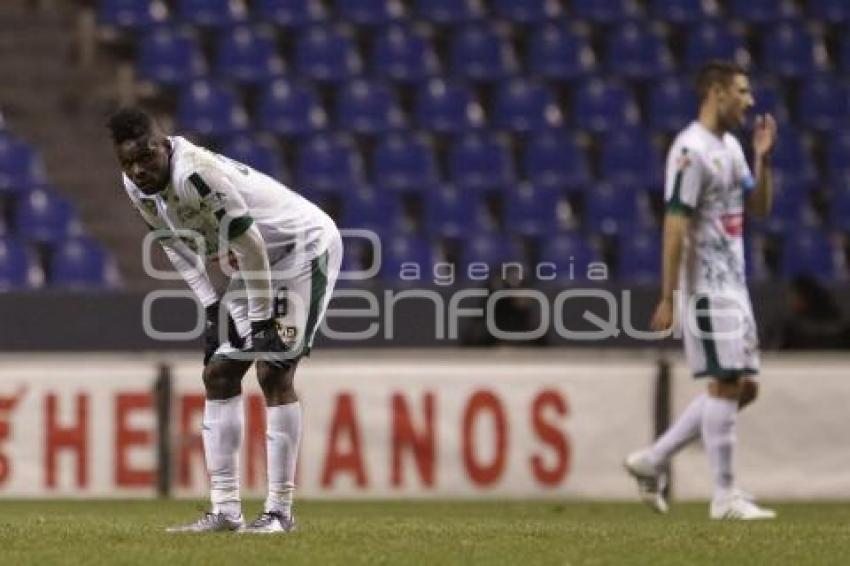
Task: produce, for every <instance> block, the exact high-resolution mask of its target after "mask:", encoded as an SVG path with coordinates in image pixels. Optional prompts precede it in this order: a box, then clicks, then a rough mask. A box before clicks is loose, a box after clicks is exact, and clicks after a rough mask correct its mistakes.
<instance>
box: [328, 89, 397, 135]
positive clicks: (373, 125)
mask: <svg viewBox="0 0 850 566" xmlns="http://www.w3.org/2000/svg"><path fill="white" fill-rule="evenodd" d="M336 117H337V124H338V125H339V127H340V128H341V129H344V130H349V131H352V132H355V133H358V134H382V133H385V132H388V131H391V130H398V129H400V128H402V127H403V126H404V114H403V113H402V111H401V106H399V102H398V99H397V97H396V93H395V92H394V91H393V89H392V87H391V86H390V85H389V84H388V83H384V82H380V81H368V80H365V79H356V80H354V81H352V82H350V83H347V84H346V85H344V86H343V87H342V88H340V89H339V90H338V91H337V101H336Z"/></svg>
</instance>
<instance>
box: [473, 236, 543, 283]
mask: <svg viewBox="0 0 850 566" xmlns="http://www.w3.org/2000/svg"><path fill="white" fill-rule="evenodd" d="M462 246H463V247H462V252H461V256H460V257H461V271H462V272H463V274H462V276H463V277H464V278H467V277H468V276H469V274H470V272H472V274H473V275H474V276H475V277H476V280H477V279H480V278H481V267H483V265H486V266H487V267H488V268H489V272H490V275H491V277H499V278H501V275H502V266H503V265H505V264H508V263H519V264H521V265H525V264H526V263H527V262H526V257H525V253H524V251H523V249H522V246H520V245H519V244H517V242H516V241H515V240H513V239H512V238H511V237H509V236H505V235H494V234H487V235H472V237H470V238H469V239H467V240H464V241H463V244H462ZM473 263H476V264H482V265H476V266H474V268H473V269H470V264H473ZM514 270H515V269H514Z"/></svg>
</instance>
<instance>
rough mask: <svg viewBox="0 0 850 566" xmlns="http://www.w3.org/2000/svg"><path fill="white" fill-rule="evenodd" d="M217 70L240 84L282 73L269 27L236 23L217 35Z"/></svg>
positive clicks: (281, 63) (281, 65)
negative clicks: (237, 24) (222, 33)
mask: <svg viewBox="0 0 850 566" xmlns="http://www.w3.org/2000/svg"><path fill="white" fill-rule="evenodd" d="M216 53H217V55H216V73H217V74H218V75H219V76H220V77H221V78H223V79H228V80H232V81H236V82H239V83H257V82H261V81H268V80H271V79H272V78H274V77H276V76H279V75H280V74H281V73H282V72H283V59H282V58H281V57H280V55H279V54H278V52H277V46H276V45H275V37H274V33H272V30H271V29H269V28H267V27H260V26H247V25H241V26H236V27H234V28H232V29H230V30H227V31H226V32H224V35H221V36H219V38H218V47H217V49H216Z"/></svg>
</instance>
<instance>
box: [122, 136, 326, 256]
mask: <svg viewBox="0 0 850 566" xmlns="http://www.w3.org/2000/svg"><path fill="white" fill-rule="evenodd" d="M168 139H169V141H170V142H171V147H172V154H171V179H170V182H169V184H168V186H167V187H166V188H165V190H163V191H161V192H159V193H157V194H155V195H146V194H144V193H143V192H142V191H141V190H139V188H138V187H136V185H135V184H134V183H133V182H132V181H131V180H130V179H129V178H128V177H127V176H126V175H124V188H125V189H126V191H127V194H128V195H129V197H130V200H131V201H132V202H133V204H134V205H135V206H136V208H137V209H138V210H139V213H140V214H141V215H142V217H143V218H144V219H145V221H146V222H147V223H148V225H149V226H150V227H151V228H152V229H156V230H166V231H172V232H174V231H183V230H187V231H193V232H196V233H197V234H199V235H200V236H202V237H203V243H204V247H205V250H198V249H197V248H198V246H197V245H195V242H193V241H192V240H191V239H190V238H189V239H187V238H182V239H183V241H184V242H186V243H187V244H188V245H189V246H190V247H191V248H192V251H194V252H199V253H201V252H202V255H204V256H206V258H212V257H215V256H216V254H218V252H219V248H220V247H221V244H222V243H223V242H226V241H227V240H228V239H232V238H234V237H236V236H238V235H239V234H241V233H243V232H244V231H245V230H247V229H248V227H250V226H251V225H252V224H253V225H256V226H257V228H258V229H259V231H260V234H262V236H263V239H264V240H265V243H266V247H267V249H268V253H269V256H270V258H272V259H273V261H275V262H277V261H280V259H281V258H285V257H293V258H294V257H298V258H300V259H302V260H311V259H314V258H316V257H318V256H319V255H321V254H322V253H323V252H324V251H325V250H327V247H328V245H329V243H330V239H331V237H332V234H333V233H335V232H336V227H335V225H334V223H333V220H331V218H330V217H329V216H328V215H327V214H325V213H324V212H323V211H322V210H321V209H320V208H319V207H317V206H316V205H315V204H313V203H312V202H310V201H308V200H307V199H305V198H303V197H302V196H301V195H298V194H296V193H295V192H293V191H291V190H290V189H288V188H287V187H286V186H284V185H283V184H281V183H279V182H278V181H276V180H274V179H272V178H271V177H269V176H268V175H264V174H263V173H260V172H258V171H255V170H254V169H252V168H250V167H248V166H246V165H243V164H241V163H239V162H237V161H233V160H231V159H229V158H227V157H224V156H222V155H219V154H216V153H213V152H211V151H209V150H207V149H205V148H203V147H199V146H196V145H194V144H192V143H190V142H189V141H187V140H186V139H184V138H182V137H178V136H175V137H169V138H168Z"/></svg>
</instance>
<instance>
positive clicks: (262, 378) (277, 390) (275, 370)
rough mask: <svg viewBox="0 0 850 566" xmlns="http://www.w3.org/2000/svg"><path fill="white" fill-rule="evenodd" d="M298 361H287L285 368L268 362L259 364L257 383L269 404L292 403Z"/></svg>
mask: <svg viewBox="0 0 850 566" xmlns="http://www.w3.org/2000/svg"><path fill="white" fill-rule="evenodd" d="M297 365H298V362H297V361H294V360H287V361H286V362H284V365H283V367H280V366H277V365H272V364H270V363H268V362H262V361H261V362H258V363H257V381H258V382H259V384H260V389H262V390H263V395H264V396H265V398H266V401H267V403H269V404H279V403H281V402H291V401H293V400H294V397H295V367H296V366H297Z"/></svg>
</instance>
